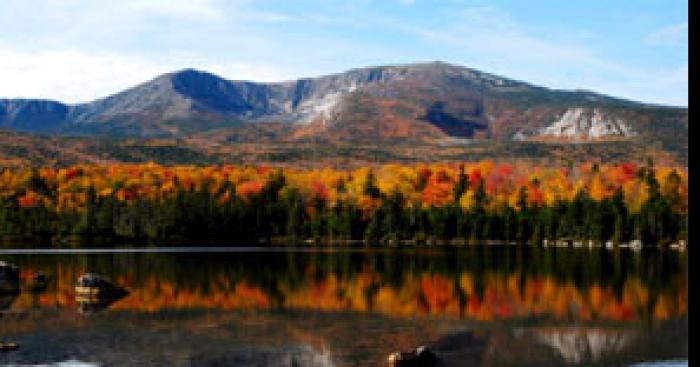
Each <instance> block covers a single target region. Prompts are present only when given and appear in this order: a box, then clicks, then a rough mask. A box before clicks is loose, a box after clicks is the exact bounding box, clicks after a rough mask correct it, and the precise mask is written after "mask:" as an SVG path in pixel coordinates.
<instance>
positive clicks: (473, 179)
mask: <svg viewBox="0 0 700 367" xmlns="http://www.w3.org/2000/svg"><path fill="white" fill-rule="evenodd" d="M480 180H481V170H480V169H478V168H476V169H473V170H472V171H471V172H469V186H471V187H475V186H476V185H478V184H479V181H480Z"/></svg>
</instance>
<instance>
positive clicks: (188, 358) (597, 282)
mask: <svg viewBox="0 0 700 367" xmlns="http://www.w3.org/2000/svg"><path fill="white" fill-rule="evenodd" d="M0 260H4V261H7V262H11V263H14V264H16V265H18V266H19V267H20V268H21V277H22V279H23V281H22V285H23V287H24V288H25V289H23V291H22V292H21V293H20V294H18V295H17V294H5V295H0V342H10V341H11V342H16V343H18V344H19V345H20V349H19V350H17V351H13V352H0V364H11V365H12V364H15V365H56V366H58V365H76V366H83V365H86V366H92V365H101V366H119V365H170V366H227V365H234V366H385V365H386V363H385V359H386V356H387V355H388V354H389V353H391V352H393V351H396V350H410V349H412V348H415V347H416V346H418V345H428V346H430V347H431V348H432V349H433V350H434V351H435V352H436V353H437V354H438V355H439V356H440V357H441V358H442V360H443V362H444V365H445V366H463V365H470V366H471V365H489V366H508V365H532V366H548V365H551V366H558V365H601V366H606V365H612V366H629V365H638V364H639V365H644V366H646V365H654V364H651V363H658V362H663V363H664V364H660V365H679V364H680V365H684V364H686V363H687V362H684V361H686V360H687V353H688V342H687V340H688V339H687V338H688V327H687V316H686V305H687V278H686V267H687V256H686V254H685V253H684V252H678V251H671V250H665V251H662V250H658V249H651V250H643V251H638V252H633V251H629V250H627V249H620V250H617V251H608V250H605V249H587V248H520V247H515V246H474V247H470V248H467V249H463V250H371V249H368V250H328V249H319V250H313V249H273V250H269V249H262V248H246V249H243V250H228V251H220V250H215V249H205V251H200V252H191V251H190V250H188V249H180V250H179V251H176V252H166V251H164V250H158V251H155V252H129V251H126V252H120V253H109V252H103V251H102V252H100V251H98V252H92V253H81V252H80V251H76V252H73V253H34V254H29V253H17V252H12V251H9V252H8V251H5V252H2V251H0ZM37 271H43V272H44V273H46V274H47V275H48V276H49V283H48V287H47V289H46V290H44V291H43V292H32V291H29V290H28V288H29V280H30V279H31V277H32V276H33V275H34V274H35V273H36V272H37ZM84 272H95V273H98V274H101V275H103V276H104V277H105V278H107V279H110V280H112V281H113V282H114V283H116V284H118V285H120V286H122V287H124V288H125V289H127V290H128V291H129V294H128V295H126V296H125V297H123V298H121V299H117V300H111V302H101V303H90V302H85V301H81V300H76V297H75V294H74V290H73V285H74V282H75V280H76V279H77V277H78V276H80V275H81V274H82V273H84Z"/></svg>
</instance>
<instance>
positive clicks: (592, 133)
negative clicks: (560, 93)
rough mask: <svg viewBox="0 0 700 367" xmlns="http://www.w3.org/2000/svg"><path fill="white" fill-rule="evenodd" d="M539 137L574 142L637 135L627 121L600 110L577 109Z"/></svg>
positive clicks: (541, 132)
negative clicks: (565, 139)
mask: <svg viewBox="0 0 700 367" xmlns="http://www.w3.org/2000/svg"><path fill="white" fill-rule="evenodd" d="M538 135H539V136H551V137H558V138H567V139H573V140H595V139H604V138H610V137H619V138H628V137H632V136H635V135H637V133H636V132H635V131H633V130H632V128H631V127H630V126H629V125H628V123H627V122H626V121H624V120H623V119H620V118H616V117H614V116H612V115H609V114H605V113H604V112H603V111H602V110H601V109H599V108H582V107H575V108H569V109H567V110H566V112H565V113H564V115H563V116H561V118H559V119H558V120H557V121H555V122H554V123H552V124H551V125H549V126H547V127H545V128H543V129H541V130H540V132H539V134H538Z"/></svg>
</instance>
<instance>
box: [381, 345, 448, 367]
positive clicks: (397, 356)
mask: <svg viewBox="0 0 700 367" xmlns="http://www.w3.org/2000/svg"><path fill="white" fill-rule="evenodd" d="M387 362H388V363H389V366H390V367H435V366H437V363H438V358H437V356H436V355H435V353H433V352H432V351H431V350H430V349H428V348H427V347H426V346H423V345H421V346H419V347H418V348H416V349H415V350H413V351H410V352H395V353H392V354H391V355H389V358H387Z"/></svg>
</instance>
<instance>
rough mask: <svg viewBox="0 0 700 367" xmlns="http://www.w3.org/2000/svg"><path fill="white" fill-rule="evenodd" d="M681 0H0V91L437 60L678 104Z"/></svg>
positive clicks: (683, 38)
mask: <svg viewBox="0 0 700 367" xmlns="http://www.w3.org/2000/svg"><path fill="white" fill-rule="evenodd" d="M687 7H688V4H687V1H673V0H643V1H638V0H629V1H623V0H619V1H615V0H607V1H602V0H587V1H583V0H582V1H562V0H556V1H555V0H546V1H544V0H543V1H522V0H501V1H475V0H443V1H435V0H385V1H379V0H347V1H340V0H297V1H269V0H258V1H252V0H250V1H249V0H229V1H224V0H119V1H99V0H37V1H31V0H3V1H2V2H0V97H41V98H51V99H58V100H62V101H66V102H82V101H88V100H91V99H94V98H97V97H101V96H105V95H108V94H111V93H114V92H117V91H119V90H121V89H123V88H126V87H129V86H133V85H135V84H138V83H140V82H142V81H145V80H147V79H150V78H153V77H155V76H156V75H158V74H161V73H164V72H169V71H173V70H178V69H182V68H187V67H194V68H198V69H204V70H208V71H211V72H214V73H217V74H219V75H221V76H223V77H226V78H228V79H248V80H257V81H279V80H287V79H294V78H297V77H308V76H316V75H322V74H326V73H333V72H341V71H344V70H346V69H350V68H356V67H363V66H370V65H383V64H395V63H410V62H420V61H432V60H441V61H446V62H450V63H454V64H459V65H463V66H467V67H472V68H476V69H479V70H483V71H487V72H491V73H495V74H499V75H502V76H506V77H511V78H514V79H519V80H524V81H528V82H532V83H535V84H539V85H544V86H547V87H552V88H561V89H588V90H594V91H598V92H602V93H605V94H610V95H614V96H618V97H624V98H629V99H634V100H640V101H645V102H652V103H661V104H671V105H683V106H685V105H687V100H688V76H687V75H688V41H687V40H688V38H687V37H688V36H687V34H688V13H687Z"/></svg>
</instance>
